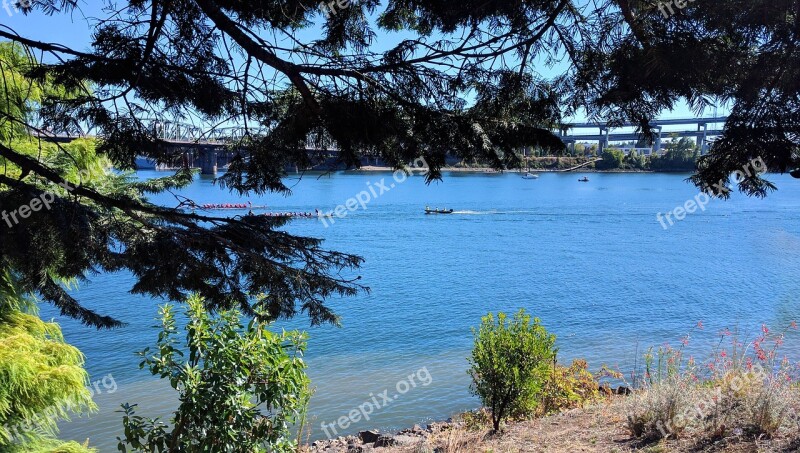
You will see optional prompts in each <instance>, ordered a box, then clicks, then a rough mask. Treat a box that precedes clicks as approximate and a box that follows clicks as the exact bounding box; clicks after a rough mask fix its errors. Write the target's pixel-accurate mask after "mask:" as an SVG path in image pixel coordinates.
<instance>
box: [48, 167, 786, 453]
mask: <svg viewBox="0 0 800 453" xmlns="http://www.w3.org/2000/svg"><path fill="white" fill-rule="evenodd" d="M155 175H156V174H155V173H143V174H142V176H145V177H147V176H155ZM580 176H582V175H579V174H543V175H542V176H541V178H540V179H538V180H533V181H531V180H524V179H522V178H520V177H519V175H516V174H506V175H476V174H473V175H466V174H448V175H446V177H445V179H444V181H443V182H441V183H438V184H433V185H430V186H426V185H425V184H424V182H423V179H422V178H421V177H415V178H410V179H409V180H408V181H406V182H404V183H402V184H396V187H394V188H392V189H391V190H390V191H389V192H387V193H384V194H383V195H382V196H380V197H379V198H378V199H375V200H373V201H371V202H370V203H369V205H368V206H367V209H366V210H358V211H356V212H351V213H349V214H348V216H347V218H345V219H336V222H335V224H333V225H330V226H329V227H327V228H326V227H324V226H323V225H322V223H320V222H319V221H318V220H316V219H314V220H297V221H294V222H293V223H291V224H290V225H289V226H288V227H287V229H288V230H290V231H291V232H293V233H297V234H302V235H310V236H315V237H322V238H324V239H325V245H326V246H327V247H328V248H330V249H334V250H339V251H344V252H350V253H355V254H359V255H361V256H363V257H364V258H366V263H365V265H364V267H363V269H361V271H360V273H359V274H360V275H362V276H363V280H362V281H363V282H364V283H365V284H366V285H368V286H370V287H371V289H372V293H371V294H369V295H362V296H359V297H355V298H351V299H346V300H333V301H331V305H332V306H333V307H334V308H335V309H336V310H337V311H338V313H339V314H341V316H342V318H343V323H344V327H342V328H334V327H320V328H312V329H309V330H310V336H311V339H310V343H309V348H308V355H307V358H308V363H309V374H310V375H311V378H312V381H313V385H314V386H315V387H316V394H315V396H314V398H313V400H312V406H311V414H312V416H313V417H314V418H313V419H312V422H311V425H312V429H313V432H312V434H311V438H312V439H315V438H319V437H323V436H324V433H323V432H322V431H321V429H320V422H323V421H324V422H332V421H334V420H336V419H337V418H338V417H340V416H342V415H346V414H347V413H348V412H349V411H350V410H352V409H355V408H356V407H357V406H358V405H360V404H362V403H364V402H365V401H369V400H370V393H373V394H376V395H377V394H379V393H380V392H382V391H383V390H384V389H389V390H390V392H391V393H390V395H392V394H395V393H396V392H395V389H396V383H397V382H398V381H400V380H404V379H406V378H407V376H408V375H409V374H411V373H413V372H415V371H417V370H419V369H420V368H422V367H425V368H426V369H427V370H428V372H429V373H430V377H431V383H430V385H427V386H422V385H418V386H417V387H416V388H412V389H411V390H409V391H408V392H407V393H405V394H404V395H401V396H399V397H398V398H397V399H396V400H395V401H393V402H392V403H391V404H389V405H388V406H386V407H384V408H381V409H380V410H377V411H375V413H373V414H372V417H371V420H369V421H366V422H363V421H362V422H359V423H357V424H355V425H353V426H351V427H350V428H349V429H347V430H346V431H347V432H348V433H351V432H355V431H357V430H358V429H362V428H367V427H370V428H372V427H379V428H384V429H393V428H400V427H404V426H410V425H411V424H413V423H417V422H424V421H426V420H429V419H443V418H447V417H448V416H450V415H452V414H453V413H455V412H457V411H459V410H463V409H468V408H472V407H475V406H476V405H477V404H478V403H477V401H476V400H475V399H474V398H472V397H471V396H470V395H469V392H468V386H469V378H468V376H467V374H466V369H467V361H466V357H467V356H468V355H469V351H470V348H471V343H472V336H471V332H470V328H471V327H472V326H475V325H477V324H478V323H479V322H480V317H481V316H482V315H484V314H486V313H487V312H489V311H498V310H503V311H516V310H517V309H519V308H520V307H524V308H526V309H527V310H529V311H530V312H532V313H533V314H535V315H536V316H538V317H540V318H541V319H542V321H543V323H544V324H545V326H546V327H547V328H548V329H549V330H551V331H552V332H554V333H555V334H556V335H557V336H558V346H559V347H560V354H559V358H560V360H562V361H568V360H570V359H572V358H574V357H584V358H586V359H587V360H588V361H589V363H590V366H591V367H592V368H593V369H597V368H599V367H600V366H601V365H602V364H608V365H610V366H617V367H619V368H620V369H622V370H629V369H630V368H631V367H632V365H633V362H634V359H635V358H636V357H638V356H640V355H641V352H642V350H643V349H644V348H646V347H647V346H650V345H658V344H661V343H664V342H668V341H669V342H672V343H673V344H675V343H677V342H678V340H679V339H680V337H681V336H683V335H684V334H686V333H687V332H688V331H690V330H691V329H692V328H693V326H695V324H696V323H697V322H698V321H701V320H702V321H703V323H704V324H705V326H706V327H705V330H704V331H702V332H696V333H695V334H694V335H695V337H696V338H697V340H696V342H695V341H694V340H693V343H692V347H695V348H697V349H698V351H702V350H706V349H705V348H706V347H707V345H708V344H709V342H711V341H713V338H714V332H717V331H719V330H720V329H722V328H724V327H730V328H735V327H739V328H740V329H743V330H746V331H750V332H755V331H757V330H758V329H759V328H760V326H761V324H762V323H767V324H769V325H772V326H776V327H778V326H784V325H786V324H788V323H789V322H790V321H791V320H794V319H800V304H798V303H797V300H796V297H795V295H796V294H798V293H799V292H800V279H798V278H797V275H798V274H799V271H800V253H798V252H800V222H798V217H797V216H798V212H800V197H798V195H799V194H800V181H795V180H792V179H791V178H790V177H788V176H785V177H784V176H777V175H773V176H771V179H772V180H773V181H775V182H776V183H777V184H778V186H779V189H780V190H779V191H778V192H776V193H774V194H773V195H771V196H770V197H768V198H767V199H766V200H757V199H748V198H745V197H743V196H739V195H734V197H733V198H732V199H731V200H729V201H716V200H715V201H712V202H711V203H709V205H708V206H707V207H706V210H705V212H697V213H694V214H690V215H688V216H687V217H686V219H685V220H683V221H680V222H677V223H675V225H674V226H672V227H671V228H669V229H668V230H664V229H663V228H662V226H661V225H660V224H659V222H658V221H657V220H656V213H658V212H662V213H663V212H667V211H670V210H672V209H674V208H675V207H676V206H679V205H682V204H684V202H685V201H686V200H688V199H690V198H692V197H694V196H695V195H696V194H697V190H696V189H695V188H694V187H693V186H691V185H690V184H688V183H686V182H685V178H686V177H687V175H674V174H671V175H667V174H590V175H589V177H590V179H591V181H590V182H588V183H579V182H577V179H578V177H580ZM381 178H385V179H386V184H387V185H388V184H389V183H391V182H394V181H392V179H391V174H389V173H380V174H378V173H372V174H335V175H333V176H332V177H327V176H326V177H321V178H317V177H316V176H308V175H307V176H305V177H304V178H302V179H301V180H300V179H293V180H291V181H290V185H292V187H293V194H292V195H291V196H289V197H282V196H279V195H270V196H265V197H263V198H259V197H250V198H246V199H243V200H245V201H246V200H251V201H252V202H253V203H254V204H268V205H270V206H271V207H273V208H274V209H276V210H289V211H293V210H302V211H313V210H314V209H315V208H319V209H320V210H324V211H327V210H330V209H333V208H334V207H335V206H336V205H339V204H344V203H345V201H346V200H347V199H348V198H350V197H353V196H355V195H356V194H357V193H359V192H361V191H362V190H364V189H367V188H368V184H370V183H372V184H373V185H374V184H375V183H376V182H377V181H379V180H380V179H381ZM183 195H186V196H189V197H191V198H193V199H194V200H195V201H196V202H198V203H213V202H226V201H233V200H235V198H234V197H233V196H231V195H230V194H228V193H227V192H223V191H220V190H219V189H218V188H216V187H215V186H212V183H211V180H210V179H208V178H203V179H200V180H198V181H196V182H195V183H194V185H192V186H191V187H190V188H188V189H187V190H185V191H184V192H183ZM156 201H159V202H162V203H166V204H169V203H174V198H171V196H170V197H162V198H160V199H156ZM426 204H427V205H430V206H431V207H437V206H439V207H448V208H454V209H456V210H457V211H463V213H457V214H453V215H448V216H426V215H424V214H423V208H424V206H425V205H426ZM132 283H133V281H132V279H131V278H130V276H128V275H124V274H119V275H102V276H97V277H93V278H92V282H91V284H88V285H84V286H82V287H81V288H80V289H79V290H77V291H76V295H77V296H78V297H79V298H80V300H81V301H83V302H84V303H85V304H86V305H88V306H90V307H92V308H95V309H97V310H99V311H101V312H111V313H113V314H114V315H116V316H118V317H121V318H122V319H123V320H124V321H126V322H128V323H129V326H128V327H126V328H123V329H118V330H114V331H100V332H98V331H95V330H92V329H89V328H85V327H82V326H80V325H78V324H77V323H75V322H73V321H70V320H62V319H60V318H59V317H57V316H56V313H55V312H54V311H53V310H52V309H50V308H48V307H45V308H44V309H43V315H45V316H46V317H49V316H55V317H56V319H58V320H59V321H60V322H61V323H62V326H63V329H64V332H65V335H66V338H67V340H68V341H69V342H70V343H72V344H75V345H76V346H78V347H79V348H80V349H81V350H82V351H83V352H84V353H85V354H86V358H87V367H88V369H89V371H90V373H91V375H92V378H93V380H97V379H102V378H103V377H104V376H107V375H108V374H112V375H113V378H114V382H115V383H116V390H115V391H114V392H113V393H110V392H109V391H108V389H106V388H105V387H104V386H103V385H100V386H99V389H100V390H101V392H100V394H98V395H96V400H97V402H98V404H99V405H100V408H101V410H100V412H99V413H98V414H96V415H94V416H93V417H91V418H89V419H86V418H83V419H79V420H77V421H74V422H72V423H65V424H63V425H62V434H63V435H62V437H63V438H73V439H78V440H83V439H85V438H86V437H89V438H90V441H91V444H92V445H95V446H98V447H100V449H101V451H115V449H116V441H115V437H116V436H117V435H118V432H119V428H120V426H121V423H120V416H119V414H115V413H114V412H113V411H114V410H116V408H117V407H118V405H119V403H121V402H131V403H139V404H140V407H141V408H142V409H141V413H142V414H145V415H164V414H165V413H167V412H168V411H169V409H170V408H171V407H172V406H173V405H174V402H175V398H174V396H172V394H171V393H170V392H169V390H168V389H166V388H165V386H164V385H163V384H162V383H160V382H158V380H154V379H153V378H151V377H150V376H149V374H148V373H147V372H146V371H141V370H138V367H137V365H138V360H137V357H136V356H135V355H134V354H133V353H134V351H136V350H140V349H142V348H143V347H145V346H148V345H151V344H153V343H154V341H155V336H156V333H157V331H156V330H155V329H153V328H151V326H152V325H153V324H155V321H154V317H155V316H156V311H157V305H158V304H160V303H163V301H157V300H150V299H146V298H141V297H134V296H131V295H129V294H128V293H127V290H128V289H130V287H131V285H132ZM282 326H288V327H299V328H308V322H307V320H306V319H305V318H298V319H297V320H294V321H292V322H289V323H283V324H282ZM787 344H788V346H787V348H788V349H787V350H788V351H789V352H790V353H793V354H794V353H796V352H798V351H799V350H800V348H798V345H800V341H799V340H798V339H794V340H793V339H792V338H790V339H788V340H787ZM698 353H700V352H698ZM340 433H341V432H340Z"/></svg>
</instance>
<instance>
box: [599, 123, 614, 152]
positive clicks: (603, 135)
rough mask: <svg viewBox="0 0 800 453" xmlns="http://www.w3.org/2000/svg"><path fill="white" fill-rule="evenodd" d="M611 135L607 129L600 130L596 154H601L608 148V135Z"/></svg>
mask: <svg viewBox="0 0 800 453" xmlns="http://www.w3.org/2000/svg"><path fill="white" fill-rule="evenodd" d="M610 133H611V130H610V129H609V128H607V127H601V128H600V144H599V146H598V148H599V149H598V153H602V152H603V151H605V149H606V148H608V135H609V134H610Z"/></svg>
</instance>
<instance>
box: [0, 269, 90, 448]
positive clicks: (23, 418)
mask: <svg viewBox="0 0 800 453" xmlns="http://www.w3.org/2000/svg"><path fill="white" fill-rule="evenodd" d="M32 302H33V301H32V300H31V299H30V298H29V297H26V296H24V295H23V294H21V293H20V292H19V290H18V286H17V285H16V284H15V282H14V276H13V275H12V274H11V273H10V272H8V271H3V272H2V273H0V450H2V451H12V452H15V451H26V452H36V451H42V452H44V451H49V452H52V451H64V452H72V451H74V452H85V451H87V448H86V447H84V446H81V445H79V444H77V443H74V442H69V443H63V442H60V441H58V440H56V439H55V436H56V434H57V426H56V423H57V421H59V420H64V419H68V418H69V416H70V414H79V413H81V412H85V411H89V410H93V409H94V408H95V406H94V403H93V402H92V399H91V392H90V391H89V389H88V388H87V387H86V384H87V382H88V375H87V373H86V370H85V369H84V368H83V361H84V359H83V355H82V354H81V352H80V351H79V350H78V349H77V348H75V347H73V346H70V345H69V344H67V343H65V342H64V338H63V336H62V334H61V329H60V328H59V326H58V324H55V323H52V322H44V321H42V320H41V319H40V318H39V317H38V316H37V315H36V314H35V311H34V310H32V307H35V306H34V305H32Z"/></svg>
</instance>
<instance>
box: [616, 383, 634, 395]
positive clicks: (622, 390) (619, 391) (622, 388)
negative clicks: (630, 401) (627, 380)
mask: <svg viewBox="0 0 800 453" xmlns="http://www.w3.org/2000/svg"><path fill="white" fill-rule="evenodd" d="M630 394H631V389H629V388H628V387H625V386H624V385H621V386H619V387H617V395H630Z"/></svg>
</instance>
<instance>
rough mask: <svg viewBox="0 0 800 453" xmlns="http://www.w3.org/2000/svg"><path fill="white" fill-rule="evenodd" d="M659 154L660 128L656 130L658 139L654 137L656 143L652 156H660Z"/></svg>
mask: <svg viewBox="0 0 800 453" xmlns="http://www.w3.org/2000/svg"><path fill="white" fill-rule="evenodd" d="M660 153H661V128H660V127H659V128H658V137H656V142H655V144H654V145H653V154H656V155H658V154H660Z"/></svg>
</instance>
